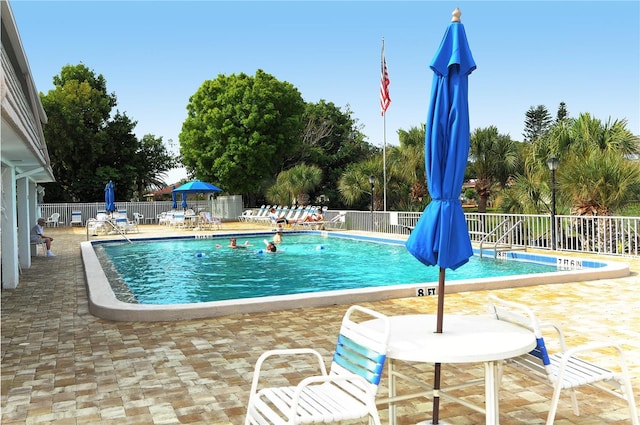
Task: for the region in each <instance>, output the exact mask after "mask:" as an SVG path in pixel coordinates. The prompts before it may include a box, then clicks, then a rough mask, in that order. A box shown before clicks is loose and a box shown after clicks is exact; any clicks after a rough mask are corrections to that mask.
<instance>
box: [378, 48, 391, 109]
mask: <svg viewBox="0 0 640 425" xmlns="http://www.w3.org/2000/svg"><path fill="white" fill-rule="evenodd" d="M390 83H391V81H390V80H389V72H388V71H387V60H386V59H385V58H384V41H383V42H382V62H381V67H380V109H381V111H382V115H383V116H384V113H385V112H386V111H387V108H389V105H390V104H391V97H390V96H389V84H390Z"/></svg>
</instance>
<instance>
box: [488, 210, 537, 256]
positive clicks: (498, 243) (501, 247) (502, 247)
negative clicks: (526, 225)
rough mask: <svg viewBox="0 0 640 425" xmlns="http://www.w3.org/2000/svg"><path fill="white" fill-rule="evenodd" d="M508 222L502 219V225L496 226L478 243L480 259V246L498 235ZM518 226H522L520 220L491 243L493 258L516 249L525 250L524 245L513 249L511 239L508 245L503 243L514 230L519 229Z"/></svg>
mask: <svg viewBox="0 0 640 425" xmlns="http://www.w3.org/2000/svg"><path fill="white" fill-rule="evenodd" d="M509 221H510V220H509V219H508V218H507V219H504V220H503V221H502V223H500V224H499V225H497V226H496V227H495V228H494V229H493V230H492V231H490V232H489V233H487V234H486V235H485V236H484V237H483V238H482V240H481V241H480V258H482V245H483V244H484V243H485V242H487V239H489V238H490V237H492V236H496V235H498V231H499V230H501V229H503V228H504V227H505V226H507V225H508V224H509ZM520 224H522V220H518V221H517V222H516V223H515V224H514V225H512V226H511V227H509V228H508V229H507V230H506V231H505V232H504V233H503V234H502V235H501V236H500V237H499V238H497V239H496V240H495V242H493V258H498V252H504V251H513V250H516V249H519V250H524V251H526V250H527V246H526V245H520V246H518V247H516V248H514V246H513V243H512V242H511V239H509V243H503V241H504V240H505V239H506V238H507V237H508V236H512V235H513V234H514V232H515V230H517V229H518V228H519V226H520Z"/></svg>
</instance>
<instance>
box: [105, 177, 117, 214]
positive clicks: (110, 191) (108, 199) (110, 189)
mask: <svg viewBox="0 0 640 425" xmlns="http://www.w3.org/2000/svg"><path fill="white" fill-rule="evenodd" d="M104 209H105V210H106V211H107V212H114V211H115V210H116V204H115V189H114V186H113V182H112V181H111V180H109V183H107V185H106V186H105V187H104Z"/></svg>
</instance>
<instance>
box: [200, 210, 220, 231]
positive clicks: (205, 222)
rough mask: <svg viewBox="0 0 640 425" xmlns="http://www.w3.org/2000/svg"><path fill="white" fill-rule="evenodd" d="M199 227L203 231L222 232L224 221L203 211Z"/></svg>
mask: <svg viewBox="0 0 640 425" xmlns="http://www.w3.org/2000/svg"><path fill="white" fill-rule="evenodd" d="M198 227H199V228H200V229H202V230H213V229H216V230H220V229H221V228H222V220H220V219H219V218H217V217H214V216H213V215H212V214H211V213H210V212H208V211H203V212H201V213H200V221H199V222H198Z"/></svg>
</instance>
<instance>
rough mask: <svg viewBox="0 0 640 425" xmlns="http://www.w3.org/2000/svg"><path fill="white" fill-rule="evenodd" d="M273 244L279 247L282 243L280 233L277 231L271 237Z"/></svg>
mask: <svg viewBox="0 0 640 425" xmlns="http://www.w3.org/2000/svg"><path fill="white" fill-rule="evenodd" d="M273 243H274V244H276V245H280V244H281V243H282V231H280V230H278V231H277V232H276V234H275V236H274V237H273Z"/></svg>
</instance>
